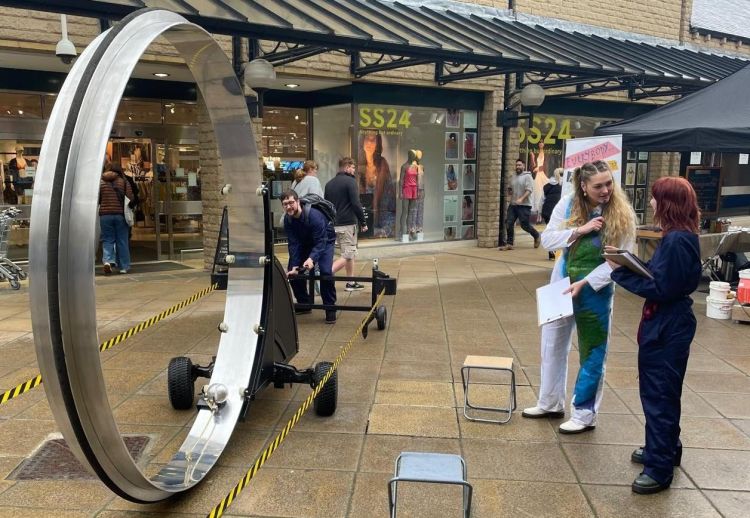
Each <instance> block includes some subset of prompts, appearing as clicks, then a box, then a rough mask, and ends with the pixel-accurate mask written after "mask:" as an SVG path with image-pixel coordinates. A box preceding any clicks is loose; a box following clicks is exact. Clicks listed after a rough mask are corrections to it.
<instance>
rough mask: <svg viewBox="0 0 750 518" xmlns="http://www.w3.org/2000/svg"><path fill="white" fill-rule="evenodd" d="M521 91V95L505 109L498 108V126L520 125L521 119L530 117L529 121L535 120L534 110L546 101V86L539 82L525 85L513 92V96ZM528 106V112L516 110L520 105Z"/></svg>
mask: <svg viewBox="0 0 750 518" xmlns="http://www.w3.org/2000/svg"><path fill="white" fill-rule="evenodd" d="M517 93H520V94H521V95H520V96H519V97H518V99H516V100H515V101H514V102H513V103H511V104H510V106H508V107H507V108H506V109H504V110H498V112H497V126H498V127H502V128H515V127H517V126H518V121H519V120H521V119H529V122H530V121H532V120H533V117H534V110H535V109H536V108H539V107H540V106H541V105H542V103H543V102H544V97H545V93H544V88H542V87H541V86H539V85H538V84H535V83H531V84H528V85H526V86H524V87H523V88H522V89H521V90H516V91H514V92H511V96H513V95H515V94H517ZM519 105H520V106H523V107H524V108H526V110H527V112H528V114H527V115H521V114H520V113H519V112H518V111H516V110H515V108H516V107H518V106H519Z"/></svg>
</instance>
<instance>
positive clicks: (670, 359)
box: [610, 177, 701, 494]
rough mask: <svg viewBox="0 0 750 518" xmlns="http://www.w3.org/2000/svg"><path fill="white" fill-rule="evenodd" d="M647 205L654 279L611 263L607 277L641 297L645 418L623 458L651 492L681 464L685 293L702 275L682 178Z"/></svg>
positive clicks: (668, 180) (696, 214) (662, 182)
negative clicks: (638, 438) (641, 433)
mask: <svg viewBox="0 0 750 518" xmlns="http://www.w3.org/2000/svg"><path fill="white" fill-rule="evenodd" d="M652 194H653V197H652V199H651V207H653V209H654V221H655V223H657V224H658V225H660V226H661V229H662V236H663V237H662V240H661V243H660V244H659V247H658V248H657V249H656V252H655V253H654V257H653V258H652V259H651V261H649V262H648V263H647V266H648V269H649V271H650V272H651V274H652V275H653V279H647V278H645V277H641V276H639V275H638V274H636V273H633V272H632V271H630V270H628V269H627V268H622V267H617V265H616V264H614V263H611V264H610V266H612V267H613V268H615V270H614V271H613V272H612V280H613V281H615V282H617V284H619V285H620V286H622V287H623V288H625V289H626V290H628V291H630V292H633V293H635V294H636V295H639V296H641V297H644V298H645V299H646V301H645V303H644V304H643V313H642V315H641V323H640V326H639V328H638V385H639V389H640V395H641V404H642V405H643V413H644V414H645V417H646V445H645V446H644V447H642V448H638V449H637V450H635V451H634V452H633V453H632V455H631V456H630V459H631V460H632V461H633V462H635V463H639V464H643V472H642V473H641V474H640V475H638V477H637V478H636V479H635V481H633V484H632V489H633V491H634V492H635V493H639V494H651V493H658V492H659V491H662V490H664V489H667V488H668V487H669V486H670V484H671V483H672V476H673V469H674V468H673V466H679V465H680V459H681V457H682V443H681V442H680V397H681V395H682V382H683V379H684V378H685V370H686V369H687V362H688V356H689V355H690V343H691V342H692V341H693V337H694V336H695V326H696V321H695V315H693V310H692V308H691V306H692V304H693V301H692V300H691V299H690V294H691V293H692V292H694V291H695V290H696V288H697V287H698V282H699V281H700V278H701V261H700V247H699V244H698V224H699V220H700V211H699V210H698V200H697V198H696V195H695V191H694V190H693V187H692V186H691V185H690V183H689V182H688V181H687V180H685V179H684V178H676V177H665V178H660V179H658V180H657V181H656V183H654V186H653V188H652Z"/></svg>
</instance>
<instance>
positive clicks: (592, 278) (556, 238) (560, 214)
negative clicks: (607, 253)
mask: <svg viewBox="0 0 750 518" xmlns="http://www.w3.org/2000/svg"><path fill="white" fill-rule="evenodd" d="M572 202H573V195H572V194H569V195H567V196H563V198H562V199H560V201H559V202H558V203H557V205H555V208H554V210H553V211H552V217H551V218H550V221H549V224H547V228H545V229H544V232H542V246H543V247H544V248H546V249H547V250H548V251H550V252H554V251H555V250H564V249H566V248H568V247H569V246H570V245H572V244H573V243H575V241H573V242H571V243H568V240H569V239H570V236H571V235H572V234H573V229H572V228H567V227H566V221H567V219H568V218H567V217H566V214H568V208H569V207H570V204H571V203H572ZM619 248H621V249H624V250H630V251H631V252H632V251H634V250H635V236H632V237H630V238H627V239H626V241H625V242H624V243H620V244H619ZM562 265H563V261H562V255H560V256H559V257H558V258H557V261H555V267H554V268H553V269H552V278H551V282H555V281H559V280H560V279H562V278H563V272H562ZM611 273H612V268H611V267H610V266H609V264H608V263H607V262H606V261H605V262H603V263H602V264H600V265H599V266H597V267H596V268H594V269H593V270H592V271H591V273H589V274H588V275H587V276H586V277H585V279H586V281H587V282H588V283H589V286H591V287H592V288H593V289H594V291H599V290H600V289H602V288H603V287H605V286H606V285H608V284H609V283H611V282H612V279H610V274H611Z"/></svg>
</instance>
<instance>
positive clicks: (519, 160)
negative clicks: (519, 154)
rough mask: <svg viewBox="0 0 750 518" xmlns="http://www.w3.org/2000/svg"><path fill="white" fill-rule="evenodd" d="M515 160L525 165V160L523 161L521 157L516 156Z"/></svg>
mask: <svg viewBox="0 0 750 518" xmlns="http://www.w3.org/2000/svg"><path fill="white" fill-rule="evenodd" d="M516 162H521V163H522V164H523V165H526V162H524V161H523V158H516Z"/></svg>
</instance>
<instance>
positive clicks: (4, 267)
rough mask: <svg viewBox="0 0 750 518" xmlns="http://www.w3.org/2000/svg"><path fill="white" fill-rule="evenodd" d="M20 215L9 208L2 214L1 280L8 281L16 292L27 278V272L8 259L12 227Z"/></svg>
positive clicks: (0, 227)
mask: <svg viewBox="0 0 750 518" xmlns="http://www.w3.org/2000/svg"><path fill="white" fill-rule="evenodd" d="M20 213H21V211H20V210H19V209H17V208H16V207H9V208H7V209H5V210H4V211H2V212H0V280H3V281H5V280H7V281H8V282H9V283H10V287H11V288H13V289H14V290H17V289H20V288H21V281H22V280H24V279H25V278H26V272H25V271H23V270H22V269H21V267H20V266H18V265H17V264H16V263H14V262H13V261H11V260H10V259H8V238H9V236H10V225H11V223H12V222H13V220H14V219H15V217H16V216H18V215H19V214H20Z"/></svg>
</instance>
